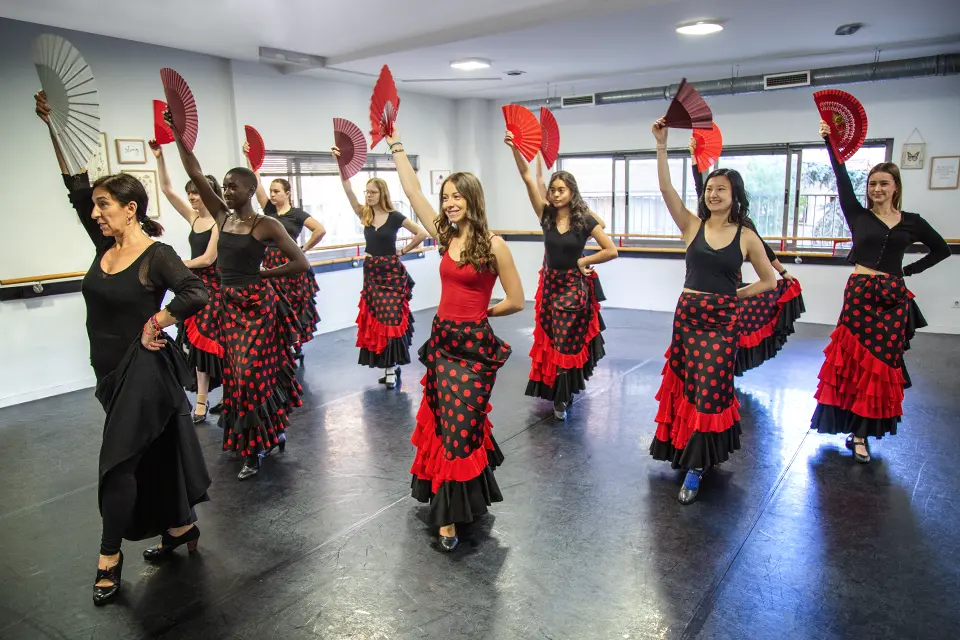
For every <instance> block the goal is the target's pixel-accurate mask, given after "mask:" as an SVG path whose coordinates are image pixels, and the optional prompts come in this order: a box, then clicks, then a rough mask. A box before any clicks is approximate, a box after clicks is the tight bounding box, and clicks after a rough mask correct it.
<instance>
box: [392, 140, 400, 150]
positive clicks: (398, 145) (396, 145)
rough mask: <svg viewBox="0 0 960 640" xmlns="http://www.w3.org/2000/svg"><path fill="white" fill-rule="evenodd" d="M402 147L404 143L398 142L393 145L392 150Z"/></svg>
mask: <svg viewBox="0 0 960 640" xmlns="http://www.w3.org/2000/svg"><path fill="white" fill-rule="evenodd" d="M400 146H403V143H402V142H399V141H397V142H394V143H391V145H390V148H391V149H393V148H394V147H400Z"/></svg>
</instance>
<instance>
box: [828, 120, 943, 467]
mask: <svg viewBox="0 0 960 640" xmlns="http://www.w3.org/2000/svg"><path fill="white" fill-rule="evenodd" d="M820 135H821V136H822V137H824V138H826V137H827V136H829V135H830V125H828V124H827V123H826V122H824V121H823V120H821V121H820ZM827 150H828V151H829V153H830V162H831V163H832V164H833V172H834V174H836V176H837V193H838V195H839V198H840V209H841V210H842V211H843V217H844V218H846V220H847V226H849V227H850V235H851V236H852V237H853V248H852V249H851V250H850V253H849V255H848V256H847V261H848V262H852V263H853V264H854V265H856V267H855V268H854V271H853V273H852V274H851V275H850V279H849V280H848V281H847V287H846V289H845V290H844V292H843V310H842V311H841V313H840V320H839V322H837V328H836V329H835V330H834V332H833V333H832V334H831V335H830V344H829V345H827V348H826V349H825V350H824V353H825V354H826V356H827V358H826V361H825V362H824V363H823V367H822V368H821V369H820V375H819V378H820V384H819V385H817V393H816V398H817V401H818V403H817V408H816V411H814V414H813V419H812V420H811V424H810V427H811V428H812V429H816V430H817V431H818V432H820V433H848V434H850V435H849V436H848V437H847V448H848V449H851V450H852V451H853V458H854V460H856V461H857V462H860V463H863V464H866V463H868V462H870V445H869V444H868V443H867V438H868V437H870V436H873V437H874V438H877V439H880V438H882V437H883V436H885V435H886V434H888V433H889V434H891V435H892V434H896V433H897V423H898V422H900V419H901V417H902V416H903V390H904V389H905V388H907V387H909V386H910V377H909V376H908V375H907V370H906V367H905V366H904V363H903V354H904V352H905V351H906V350H907V349H908V348H909V347H910V339H911V338H913V334H914V332H915V331H916V329H918V328H920V327H925V326H926V324H927V323H926V321H925V320H924V319H923V316H922V315H921V314H920V310H919V309H918V308H917V305H916V303H914V302H913V300H912V297H913V296H912V294H911V293H910V292H909V291H907V286H906V284H904V281H903V278H904V276H912V275H914V274H917V273H920V272H921V271H925V270H926V269H929V268H930V267H932V266H933V265H935V264H937V263H938V262H940V261H941V260H944V259H946V258H947V257H949V256H950V247H949V246H948V245H947V243H946V241H945V240H944V239H943V238H942V237H940V234H939V233H937V232H936V231H934V230H933V227H931V226H930V224H929V223H928V222H927V221H926V220H924V219H923V218H921V217H920V216H919V215H917V214H915V213H910V212H907V211H902V210H901V209H900V204H901V202H902V200H903V184H902V183H901V182H900V169H899V167H897V165H895V164H893V163H892V162H883V163H881V164H878V165H876V166H875V167H873V168H872V169H870V174H869V176H868V177H867V206H866V207H864V206H863V205H861V204H860V201H859V200H857V194H855V193H854V192H853V183H852V182H851V181H850V176H849V175H848V174H847V168H846V166H844V164H843V163H841V162H840V161H839V160H838V159H837V156H836V154H834V152H833V148H832V147H831V146H830V145H829V144H828V145H827ZM915 242H920V243H923V244H925V245H926V246H927V247H928V248H929V249H930V253H928V254H927V255H925V256H924V257H922V258H920V259H919V260H917V261H916V262H914V263H912V264H908V265H907V266H906V267H904V266H903V254H904V252H905V251H906V249H907V247H909V246H910V245H911V244H913V243H915Z"/></svg>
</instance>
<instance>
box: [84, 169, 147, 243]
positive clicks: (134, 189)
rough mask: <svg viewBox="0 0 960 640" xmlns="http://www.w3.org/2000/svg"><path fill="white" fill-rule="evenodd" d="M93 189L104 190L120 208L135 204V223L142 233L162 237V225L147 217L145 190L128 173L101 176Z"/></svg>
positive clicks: (141, 184)
mask: <svg viewBox="0 0 960 640" xmlns="http://www.w3.org/2000/svg"><path fill="white" fill-rule="evenodd" d="M93 188H94V189H103V190H105V191H106V192H107V193H109V194H110V197H111V198H113V199H114V200H116V201H117V202H118V203H120V206H124V207H125V206H127V205H128V204H130V203H131V202H133V203H135V204H136V205H137V222H139V223H140V227H141V228H142V229H143V232H144V233H145V234H147V235H148V236H150V237H151V238H156V237H158V236H161V235H163V225H161V224H160V223H159V222H157V221H156V220H153V219H151V218H148V217H147V205H148V204H149V202H150V199H149V197H148V196H147V190H146V189H144V187H143V183H141V182H140V181H139V180H137V179H136V178H134V177H133V176H131V175H130V174H129V173H115V174H114V175H112V176H103V177H102V178H100V179H99V180H97V181H96V182H94V183H93Z"/></svg>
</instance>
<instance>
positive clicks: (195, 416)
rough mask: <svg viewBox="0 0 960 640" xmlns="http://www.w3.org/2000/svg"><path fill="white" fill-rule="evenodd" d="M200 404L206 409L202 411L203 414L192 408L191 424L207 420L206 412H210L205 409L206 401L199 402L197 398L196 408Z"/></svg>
mask: <svg viewBox="0 0 960 640" xmlns="http://www.w3.org/2000/svg"><path fill="white" fill-rule="evenodd" d="M200 405H203V408H204V409H206V411H204V412H203V415H200V414H198V413H197V412H196V409H194V412H193V424H201V423H203V422H206V421H207V414H208V413H210V410H209V409H207V403H206V402H200V401H199V400H198V401H197V408H198V409H199V408H200Z"/></svg>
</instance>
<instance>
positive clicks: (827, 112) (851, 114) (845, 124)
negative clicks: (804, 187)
mask: <svg viewBox="0 0 960 640" xmlns="http://www.w3.org/2000/svg"><path fill="white" fill-rule="evenodd" d="M813 100H814V102H816V103H817V110H818V111H820V117H821V118H823V119H824V120H826V121H827V124H829V125H830V136H829V138H828V139H829V141H830V146H831V147H833V152H834V153H835V154H836V155H837V158H839V159H840V162H846V161H847V160H849V159H850V158H852V157H853V154H855V153H856V152H857V150H858V149H860V147H861V146H862V145H863V141H864V140H866V139H867V112H866V111H864V109H863V105H862V104H860V101H859V100H857V99H856V98H854V97H853V96H852V95H850V94H849V93H847V92H846V91H840V90H839V89H824V90H823V91H817V92H816V93H814V94H813Z"/></svg>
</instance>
